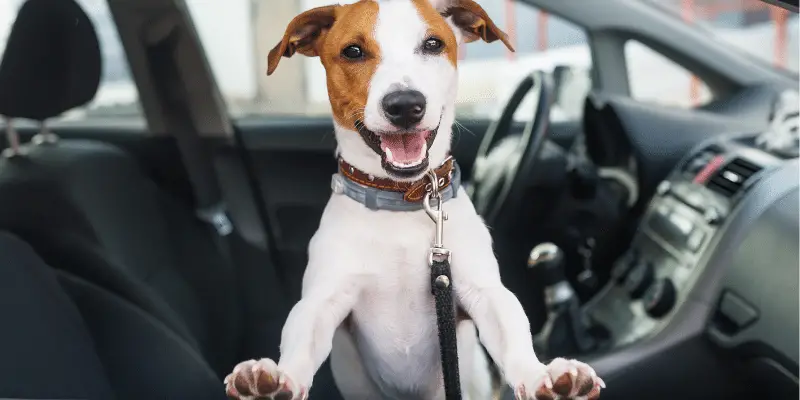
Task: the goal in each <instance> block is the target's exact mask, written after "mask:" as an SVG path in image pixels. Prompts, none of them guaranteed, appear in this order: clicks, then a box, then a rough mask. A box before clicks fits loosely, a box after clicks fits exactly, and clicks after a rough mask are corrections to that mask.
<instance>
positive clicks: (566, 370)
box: [516, 358, 605, 400]
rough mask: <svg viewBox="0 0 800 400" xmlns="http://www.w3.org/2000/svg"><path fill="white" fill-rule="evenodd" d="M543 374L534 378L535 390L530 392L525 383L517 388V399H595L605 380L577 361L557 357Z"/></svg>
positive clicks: (598, 395)
mask: <svg viewBox="0 0 800 400" xmlns="http://www.w3.org/2000/svg"><path fill="white" fill-rule="evenodd" d="M545 372H546V373H545V374H544V376H543V377H540V378H538V379H536V380H535V382H536V383H535V384H534V387H536V391H535V392H533V393H530V390H526V389H525V385H520V387H518V388H517V391H516V393H517V399H524V400H596V399H598V398H599V397H600V390H601V389H603V388H605V382H603V380H602V379H600V377H598V376H597V374H596V373H595V372H594V370H593V369H592V368H591V367H590V366H588V365H586V364H584V363H582V362H579V361H575V360H566V359H563V358H557V359H555V360H553V361H552V362H551V363H550V364H549V365H547V367H546V368H545Z"/></svg>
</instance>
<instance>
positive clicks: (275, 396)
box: [225, 358, 306, 400]
mask: <svg viewBox="0 0 800 400" xmlns="http://www.w3.org/2000/svg"><path fill="white" fill-rule="evenodd" d="M225 392H226V393H227V395H228V398H230V399H236V400H253V399H270V400H304V399H305V398H306V390H304V389H302V388H300V387H298V386H297V385H296V384H295V383H294V382H293V381H292V379H291V378H290V377H288V376H286V375H285V374H284V373H282V372H281V371H280V370H279V369H278V366H277V365H276V364H275V362H274V361H272V360H270V359H268V358H262V359H261V360H258V361H256V360H250V361H244V362H241V363H239V365H237V366H236V367H235V368H234V369H233V372H232V373H231V374H230V375H228V376H227V377H226V378H225Z"/></svg>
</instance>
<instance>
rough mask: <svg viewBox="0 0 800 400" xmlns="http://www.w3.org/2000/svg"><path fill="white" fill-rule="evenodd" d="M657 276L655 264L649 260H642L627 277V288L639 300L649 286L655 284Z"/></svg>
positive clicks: (633, 297)
mask: <svg viewBox="0 0 800 400" xmlns="http://www.w3.org/2000/svg"><path fill="white" fill-rule="evenodd" d="M655 278H656V273H655V268H654V267H653V264H652V263H650V262H647V261H643V262H640V263H639V264H638V265H636V266H635V267H634V268H633V270H632V271H631V272H630V273H629V274H628V277H627V278H626V279H625V289H626V290H627V291H628V294H629V295H630V296H631V298H632V299H634V300H638V299H640V298H642V296H643V295H644V293H645V292H646V291H647V288H649V287H650V285H652V284H653V281H654V280H655Z"/></svg>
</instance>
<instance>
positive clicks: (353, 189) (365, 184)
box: [331, 157, 461, 211]
mask: <svg viewBox="0 0 800 400" xmlns="http://www.w3.org/2000/svg"><path fill="white" fill-rule="evenodd" d="M434 172H435V173H436V177H437V178H438V180H439V188H440V189H439V193H440V194H441V196H442V201H448V200H450V199H452V198H454V197H456V196H457V195H458V189H459V187H460V186H461V171H460V169H459V167H458V164H457V163H456V162H455V160H454V159H453V158H452V157H448V159H447V160H445V162H444V163H442V165H441V166H439V167H438V168H436V169H435V170H434ZM331 189H333V193H335V194H343V195H345V196H347V197H349V198H351V199H353V200H355V201H357V202H359V203H361V204H363V205H364V206H365V207H367V208H369V209H370V210H386V211H417V210H422V199H423V198H424V197H425V193H427V191H428V190H429V189H430V181H429V178H427V177H424V178H422V179H420V180H417V181H413V182H401V181H395V180H393V179H388V178H377V177H373V176H371V175H369V174H367V173H365V172H363V171H360V170H358V169H357V168H355V167H353V166H352V165H350V164H348V163H347V162H346V161H344V160H342V159H339V172H338V173H336V174H334V175H333V179H332V181H331Z"/></svg>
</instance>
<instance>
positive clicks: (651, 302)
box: [642, 278, 678, 318]
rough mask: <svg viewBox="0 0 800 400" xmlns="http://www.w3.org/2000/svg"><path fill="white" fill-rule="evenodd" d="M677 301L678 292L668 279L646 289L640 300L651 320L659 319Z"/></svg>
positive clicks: (660, 280)
mask: <svg viewBox="0 0 800 400" xmlns="http://www.w3.org/2000/svg"><path fill="white" fill-rule="evenodd" d="M677 300H678V291H677V290H676V289H675V284H674V283H672V280H671V279H669V278H664V279H659V280H658V281H656V282H655V283H654V284H652V285H651V286H650V288H649V289H647V292H646V293H645V294H644V298H642V303H643V304H644V310H645V312H647V315H649V316H651V317H653V318H661V317H663V316H665V315H667V314H669V312H670V311H672V308H673V307H675V303H676V302H677Z"/></svg>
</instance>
